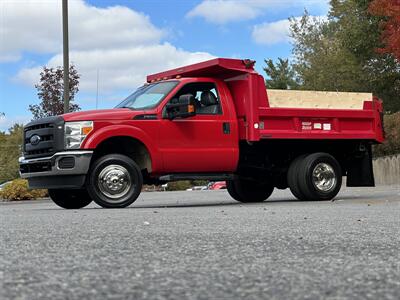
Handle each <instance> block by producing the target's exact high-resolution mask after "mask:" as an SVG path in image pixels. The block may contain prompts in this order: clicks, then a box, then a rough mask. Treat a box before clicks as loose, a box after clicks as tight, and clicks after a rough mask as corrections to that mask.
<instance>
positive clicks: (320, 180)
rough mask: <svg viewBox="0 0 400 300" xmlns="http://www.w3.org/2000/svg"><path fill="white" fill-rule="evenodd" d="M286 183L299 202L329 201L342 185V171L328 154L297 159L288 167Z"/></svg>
mask: <svg viewBox="0 0 400 300" xmlns="http://www.w3.org/2000/svg"><path fill="white" fill-rule="evenodd" d="M287 182H288V185H289V188H290V190H291V192H292V194H293V195H294V196H295V197H296V198H297V199H299V200H314V201H315V200H331V199H333V198H334V197H335V196H336V195H337V194H338V192H339V190H340V188H341V185H342V171H341V167H340V165H339V163H338V162H337V160H336V159H335V158H334V157H333V156H332V155H330V154H328V153H323V152H319V153H313V154H310V155H302V156H299V157H297V158H296V159H295V160H294V161H293V162H292V163H291V165H290V167H289V170H288V174H287Z"/></svg>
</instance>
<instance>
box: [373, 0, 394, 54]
mask: <svg viewBox="0 0 400 300" xmlns="http://www.w3.org/2000/svg"><path fill="white" fill-rule="evenodd" d="M369 12H370V13H371V14H372V15H375V16H382V17H385V19H384V20H383V21H381V26H382V29H383V31H382V34H381V38H382V42H383V43H384V44H385V47H383V48H378V51H379V52H381V53H391V54H393V55H394V56H395V57H396V59H398V60H400V0H374V1H372V2H371V3H370V5H369Z"/></svg>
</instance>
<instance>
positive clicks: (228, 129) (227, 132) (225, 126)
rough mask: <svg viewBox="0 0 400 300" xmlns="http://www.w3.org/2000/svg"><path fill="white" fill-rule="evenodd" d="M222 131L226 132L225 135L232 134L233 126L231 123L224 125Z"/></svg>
mask: <svg viewBox="0 0 400 300" xmlns="http://www.w3.org/2000/svg"><path fill="white" fill-rule="evenodd" d="M222 131H223V132H224V134H230V133H231V124H230V123H229V122H224V123H222Z"/></svg>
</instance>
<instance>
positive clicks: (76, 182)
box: [19, 151, 93, 189]
mask: <svg viewBox="0 0 400 300" xmlns="http://www.w3.org/2000/svg"><path fill="white" fill-rule="evenodd" d="M92 155H93V151H63V152H57V153H55V154H53V155H52V156H49V157H41V158H33V159H25V158H24V157H20V159H19V164H20V175H21V177H22V178H25V179H27V180H28V183H29V187H30V188H52V189H62V188H65V189H67V188H81V187H82V186H83V185H84V184H85V179H86V174H87V172H88V171H89V167H90V161H91V159H92Z"/></svg>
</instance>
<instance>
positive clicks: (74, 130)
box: [64, 121, 93, 149]
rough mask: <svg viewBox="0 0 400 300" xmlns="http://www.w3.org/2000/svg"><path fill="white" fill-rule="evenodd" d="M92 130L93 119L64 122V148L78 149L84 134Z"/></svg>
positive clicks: (84, 136)
mask: <svg viewBox="0 0 400 300" xmlns="http://www.w3.org/2000/svg"><path fill="white" fill-rule="evenodd" d="M92 130H93V121H83V122H66V123H65V135H64V145H65V149H79V148H80V146H81V144H82V142H83V141H84V140H85V138H86V136H87V135H88V134H89V133H90V132H91V131H92Z"/></svg>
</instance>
